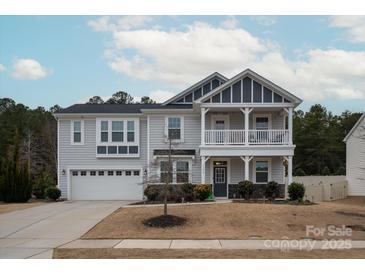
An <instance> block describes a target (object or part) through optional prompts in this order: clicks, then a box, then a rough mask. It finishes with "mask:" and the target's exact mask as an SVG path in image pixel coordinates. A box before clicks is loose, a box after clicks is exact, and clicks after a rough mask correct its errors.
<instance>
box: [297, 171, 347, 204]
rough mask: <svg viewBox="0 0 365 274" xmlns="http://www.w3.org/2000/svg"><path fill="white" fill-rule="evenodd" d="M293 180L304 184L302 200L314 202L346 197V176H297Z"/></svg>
mask: <svg viewBox="0 0 365 274" xmlns="http://www.w3.org/2000/svg"><path fill="white" fill-rule="evenodd" d="M293 182H296V183H302V184H303V185H304V186H305V195H304V200H309V201H311V202H314V203H318V202H322V201H334V200H341V199H345V198H346V197H347V181H346V176H297V177H293Z"/></svg>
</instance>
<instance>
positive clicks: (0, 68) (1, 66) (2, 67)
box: [0, 64, 6, 72]
mask: <svg viewBox="0 0 365 274" xmlns="http://www.w3.org/2000/svg"><path fill="white" fill-rule="evenodd" d="M5 70H6V68H5V66H4V65H3V64H0V72H4V71H5Z"/></svg>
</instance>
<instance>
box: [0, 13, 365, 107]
mask: <svg viewBox="0 0 365 274" xmlns="http://www.w3.org/2000/svg"><path fill="white" fill-rule="evenodd" d="M364 45H365V19H364V17H326V16H153V17H150V16H138V17H133V16H132V17H130V16H128V17H105V16H0V97H10V98H13V99H14V100H15V101H17V102H21V103H24V104H26V105H29V106H30V107H36V106H39V105H41V106H45V107H46V108H49V107H50V106H52V105H54V104H59V105H61V106H63V107H66V106H68V105H71V104H73V103H78V102H83V101H85V100H86V99H87V98H89V97H91V96H93V95H100V96H103V97H105V98H107V97H108V96H110V95H111V94H113V93H114V92H116V91H118V90H124V91H127V92H129V93H130V94H132V95H133V96H135V97H136V98H137V99H138V98H139V97H141V96H144V95H149V96H151V97H153V98H154V99H156V100H159V101H163V100H164V99H167V98H168V97H169V96H172V95H173V94H175V93H178V92H179V91H181V90H183V89H184V88H186V87H188V86H189V85H191V84H194V82H196V81H198V80H200V79H201V78H203V77H205V76H207V75H209V74H210V73H212V72H214V71H219V72H221V73H222V74H224V75H226V76H227V77H232V76H234V75H235V74H236V73H238V72H240V71H242V70H243V69H245V68H247V67H250V68H252V69H253V70H255V71H256V72H257V73H259V74H262V75H263V76H265V77H267V78H268V79H270V80H272V81H274V82H275V83H277V84H278V85H280V86H282V87H283V88H285V89H287V90H289V91H290V92H292V93H294V94H295V95H297V96H299V97H301V98H302V99H304V103H303V104H302V106H301V108H302V109H304V110H306V109H308V107H309V106H310V105H312V104H314V103H321V104H323V105H325V106H326V107H327V108H328V109H329V110H331V111H333V112H335V113H341V112H342V111H344V110H346V109H349V110H351V111H364V109H365V108H364V105H365V104H364V103H365V65H364V64H365V48H364Z"/></svg>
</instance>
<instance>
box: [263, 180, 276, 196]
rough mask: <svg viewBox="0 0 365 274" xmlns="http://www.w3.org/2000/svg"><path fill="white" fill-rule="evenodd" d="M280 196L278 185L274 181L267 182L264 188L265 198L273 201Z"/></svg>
mask: <svg viewBox="0 0 365 274" xmlns="http://www.w3.org/2000/svg"><path fill="white" fill-rule="evenodd" d="M279 194H280V188H279V184H278V183H277V182H275V181H271V182H268V183H267V185H266V188H265V196H266V198H268V199H269V200H275V198H276V197H278V196H279Z"/></svg>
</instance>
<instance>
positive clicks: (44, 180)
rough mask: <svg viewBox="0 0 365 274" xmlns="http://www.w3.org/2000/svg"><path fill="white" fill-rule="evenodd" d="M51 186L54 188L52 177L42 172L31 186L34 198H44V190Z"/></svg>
mask: <svg viewBox="0 0 365 274" xmlns="http://www.w3.org/2000/svg"><path fill="white" fill-rule="evenodd" d="M51 186H55V183H54V181H53V178H52V175H51V174H50V173H49V172H47V171H44V172H42V174H41V175H40V176H39V177H38V179H37V180H36V182H35V184H34V186H33V194H34V196H36V197H37V199H44V198H46V190H47V188H49V187H51Z"/></svg>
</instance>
